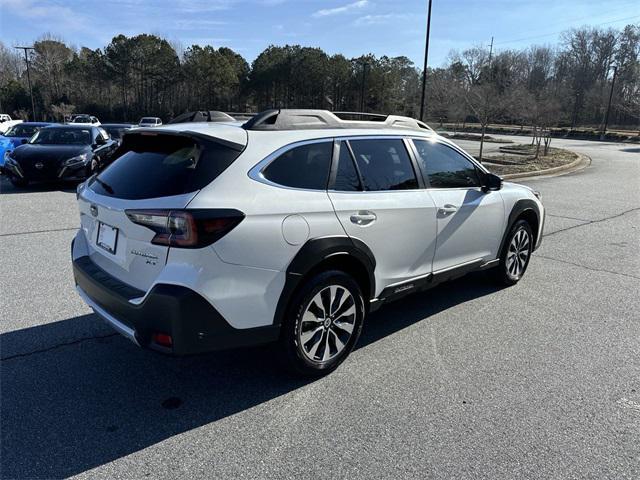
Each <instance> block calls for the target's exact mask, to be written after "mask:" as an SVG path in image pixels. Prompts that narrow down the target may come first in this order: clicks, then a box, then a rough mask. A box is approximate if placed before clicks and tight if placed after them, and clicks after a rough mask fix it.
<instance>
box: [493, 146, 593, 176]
mask: <svg viewBox="0 0 640 480" xmlns="http://www.w3.org/2000/svg"><path fill="white" fill-rule="evenodd" d="M573 153H575V154H576V155H577V156H578V158H576V159H575V160H574V161H573V162H571V163H567V164H566V165H560V166H559V167H553V168H545V169H544V170H536V171H534V172H522V173H509V174H507V175H503V176H502V178H504V179H505V180H514V179H522V178H534V177H546V176H553V175H559V174H566V173H573V172H577V171H578V170H582V169H583V168H586V167H588V166H589V165H591V157H589V156H588V155H584V154H582V153H578V152H573Z"/></svg>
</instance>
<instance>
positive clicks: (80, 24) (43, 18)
mask: <svg viewBox="0 0 640 480" xmlns="http://www.w3.org/2000/svg"><path fill="white" fill-rule="evenodd" d="M0 3H1V4H2V8H3V9H6V11H7V12H11V13H12V14H13V15H16V16H18V17H22V18H26V19H29V20H32V21H37V22H38V23H39V24H38V27H39V28H40V29H41V30H51V29H52V28H55V29H58V30H64V31H65V32H68V31H74V32H85V33H88V32H90V31H91V29H90V28H89V26H88V25H87V23H88V17H87V16H86V15H84V14H82V13H80V12H76V11H73V10H72V9H71V8H69V7H65V6H61V5H58V4H55V3H54V4H48V5H43V4H42V2H39V1H36V0H2V1H1V2H0Z"/></svg>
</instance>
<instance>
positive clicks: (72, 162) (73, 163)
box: [62, 153, 89, 167]
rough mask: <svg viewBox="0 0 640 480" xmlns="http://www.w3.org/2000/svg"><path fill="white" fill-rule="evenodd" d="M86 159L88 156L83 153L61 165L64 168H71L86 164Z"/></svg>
mask: <svg viewBox="0 0 640 480" xmlns="http://www.w3.org/2000/svg"><path fill="white" fill-rule="evenodd" d="M88 158H89V155H87V154H86V153H83V154H81V155H77V156H75V157H71V158H69V159H67V160H65V161H64V162H62V165H64V166H65V167H73V166H76V165H81V164H86V163H87V159H88Z"/></svg>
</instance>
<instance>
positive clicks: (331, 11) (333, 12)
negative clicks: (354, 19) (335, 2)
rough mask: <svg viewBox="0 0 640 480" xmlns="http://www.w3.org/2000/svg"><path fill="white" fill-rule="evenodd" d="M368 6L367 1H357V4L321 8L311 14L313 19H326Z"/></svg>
mask: <svg viewBox="0 0 640 480" xmlns="http://www.w3.org/2000/svg"><path fill="white" fill-rule="evenodd" d="M367 5H369V0H358V1H357V2H353V3H348V4H346V5H343V6H341V7H335V8H323V9H322V10H318V11H317V12H315V13H314V14H313V16H314V17H327V16H329V15H338V14H340V13H348V12H351V11H353V10H357V9H360V8H364V7H366V6H367Z"/></svg>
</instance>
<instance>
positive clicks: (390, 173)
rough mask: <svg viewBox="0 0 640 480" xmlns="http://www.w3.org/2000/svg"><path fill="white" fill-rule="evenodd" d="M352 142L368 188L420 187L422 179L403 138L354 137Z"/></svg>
mask: <svg viewBox="0 0 640 480" xmlns="http://www.w3.org/2000/svg"><path fill="white" fill-rule="evenodd" d="M349 143H350V144H351V148H352V149H353V153H354V155H355V157H356V162H358V168H359V169H360V174H361V175H362V180H363V182H364V189H365V190H407V189H412V188H418V180H417V179H416V174H415V172H414V171H413V166H412V165H411V160H410V159H409V154H408V153H407V150H406V149H405V148H404V143H403V142H402V140H400V139H389V140H384V139H371V140H351V141H350V142H349Z"/></svg>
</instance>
